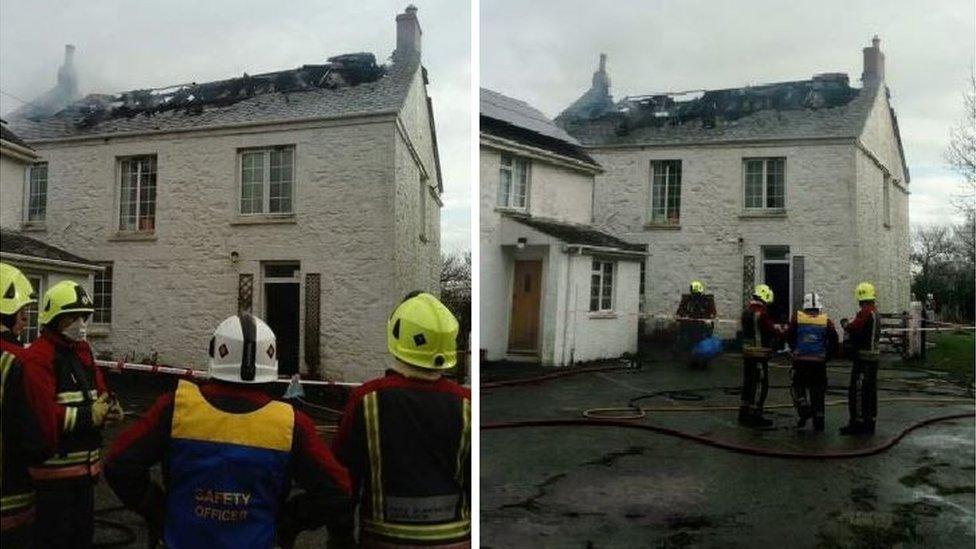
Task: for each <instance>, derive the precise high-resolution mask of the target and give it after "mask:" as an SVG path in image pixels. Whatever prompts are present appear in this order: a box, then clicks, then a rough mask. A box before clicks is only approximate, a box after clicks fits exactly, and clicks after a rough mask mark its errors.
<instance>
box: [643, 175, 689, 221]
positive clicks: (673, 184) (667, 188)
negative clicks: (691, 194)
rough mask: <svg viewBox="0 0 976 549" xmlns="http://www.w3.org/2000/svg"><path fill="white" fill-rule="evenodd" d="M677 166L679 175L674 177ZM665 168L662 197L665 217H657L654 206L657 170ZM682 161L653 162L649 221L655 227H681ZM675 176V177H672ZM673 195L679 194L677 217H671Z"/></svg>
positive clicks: (676, 209)
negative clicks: (670, 201) (670, 202)
mask: <svg viewBox="0 0 976 549" xmlns="http://www.w3.org/2000/svg"><path fill="white" fill-rule="evenodd" d="M675 164H677V166H678V169H677V175H676V176H674V174H673V173H672V170H674V165H675ZM660 167H664V174H662V176H663V179H662V180H663V185H664V191H663V192H664V195H663V197H662V203H663V204H664V217H663V218H661V217H655V204H654V189H655V188H656V183H657V181H658V175H659V174H658V173H657V169H658V168H660ZM681 168H682V166H681V160H680V159H678V160H651V170H650V171H651V193H650V198H651V201H650V212H649V215H648V220H649V221H650V223H653V224H655V225H679V224H680V223H681V172H682V169H681ZM672 176H674V177H672ZM673 193H676V194H677V201H676V202H677V204H676V206H677V207H676V208H675V214H676V215H675V216H674V218H672V217H671V215H670V212H669V209H670V205H669V199H670V198H672V197H673Z"/></svg>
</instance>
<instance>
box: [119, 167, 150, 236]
mask: <svg viewBox="0 0 976 549" xmlns="http://www.w3.org/2000/svg"><path fill="white" fill-rule="evenodd" d="M119 174H120V176H121V181H120V188H121V191H120V193H119V230H120V231H139V232H149V233H151V232H153V231H155V230H156V156H155V155H153V156H133V157H129V158H122V159H120V160H119Z"/></svg>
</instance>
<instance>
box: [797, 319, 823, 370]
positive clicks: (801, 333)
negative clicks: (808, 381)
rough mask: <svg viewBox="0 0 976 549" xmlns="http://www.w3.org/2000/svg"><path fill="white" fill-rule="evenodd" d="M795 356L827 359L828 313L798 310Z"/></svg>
mask: <svg viewBox="0 0 976 549" xmlns="http://www.w3.org/2000/svg"><path fill="white" fill-rule="evenodd" d="M793 355H794V358H797V359H807V360H810V359H813V360H827V315H825V314H819V315H808V314H807V313H805V312H803V311H797V312H796V349H794V350H793Z"/></svg>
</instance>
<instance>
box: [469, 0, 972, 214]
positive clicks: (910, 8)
mask: <svg viewBox="0 0 976 549" xmlns="http://www.w3.org/2000/svg"><path fill="white" fill-rule="evenodd" d="M974 4H976V2H974V1H973V0H932V1H928V0H927V1H925V2H919V1H918V0H895V1H886V2H878V1H876V0H875V1H862V0H819V1H817V2H789V3H785V2H782V1H781V0H776V1H763V0H736V1H735V2H721V1H708V2H705V1H694V0H685V1H680V2H678V1H671V2H667V1H646V0H645V1H620V0H618V1H614V2H592V1H587V2H582V1H575V0H534V1H532V2H525V1H523V0H483V1H482V2H481V85H482V86H484V87H487V88H490V89H493V90H495V91H498V92H500V93H504V94H506V95H510V96H512V97H515V98H518V99H522V100H525V101H528V102H529V103H531V104H532V105H534V106H536V107H537V108H539V109H541V110H542V111H543V112H544V113H546V114H547V115H549V116H551V117H554V116H555V115H557V114H559V112H561V111H562V110H563V109H564V108H565V107H566V106H568V105H569V104H570V103H571V102H572V101H574V100H575V99H576V98H577V97H579V96H580V95H581V94H582V93H583V92H584V91H586V90H587V89H588V88H589V86H590V78H591V76H592V74H593V71H594V70H595V69H596V65H597V62H598V57H599V54H600V53H601V52H604V53H606V54H607V55H608V61H607V67H608V70H609V73H610V81H611V92H612V93H613V95H614V98H615V99H620V98H623V97H624V96H627V95H639V94H647V93H653V92H664V91H681V90H689V89H701V88H704V89H712V88H730V87H738V86H745V85H748V84H760V83H767V82H780V81H785V80H801V79H808V78H810V77H811V76H813V75H814V74H817V73H822V72H844V73H847V74H848V75H849V76H850V78H851V84H852V85H856V86H860V82H859V79H860V76H861V69H862V54H861V49H862V48H863V47H865V46H868V45H870V41H871V37H872V36H874V35H875V34H877V35H879V36H880V38H881V49H882V51H883V52H884V53H885V56H886V80H887V83H888V86H889V88H890V89H891V96H892V102H893V105H894V108H895V112H896V113H897V115H898V122H899V126H900V129H901V136H902V140H903V142H904V146H905V155H906V157H907V161H908V165H909V171H910V173H911V184H910V187H911V192H912V195H911V198H910V211H911V221H912V223H915V224H917V223H931V222H934V221H940V220H944V219H945V218H946V215H947V214H949V213H951V209H950V208H949V206H948V204H947V199H948V197H949V195H950V194H952V193H953V192H955V188H956V185H957V181H958V179H957V178H956V176H955V175H954V174H953V173H952V172H951V171H949V170H948V169H947V168H946V166H945V164H944V161H943V159H942V152H943V150H944V149H945V146H946V141H947V134H948V130H949V127H950V126H952V125H953V124H955V123H956V122H957V121H958V120H960V119H961V118H962V92H963V90H964V89H965V83H966V80H967V78H968V76H969V74H970V70H971V68H972V66H973V62H974V56H976V28H974V26H976V13H974ZM786 6H788V7H786Z"/></svg>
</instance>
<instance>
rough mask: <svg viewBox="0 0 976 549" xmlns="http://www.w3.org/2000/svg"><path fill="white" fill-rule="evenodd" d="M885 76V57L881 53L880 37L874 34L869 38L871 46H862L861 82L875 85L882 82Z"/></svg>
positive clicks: (866, 84)
mask: <svg viewBox="0 0 976 549" xmlns="http://www.w3.org/2000/svg"><path fill="white" fill-rule="evenodd" d="M884 77H885V57H884V54H883V53H881V39H880V38H878V35H874V38H872V39H871V46H870V47H867V48H864V72H862V73H861V82H863V83H864V85H865V86H876V85H878V84H880V83H882V82H884Z"/></svg>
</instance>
